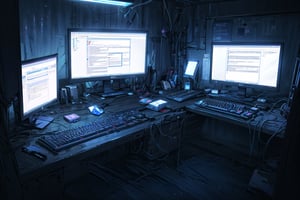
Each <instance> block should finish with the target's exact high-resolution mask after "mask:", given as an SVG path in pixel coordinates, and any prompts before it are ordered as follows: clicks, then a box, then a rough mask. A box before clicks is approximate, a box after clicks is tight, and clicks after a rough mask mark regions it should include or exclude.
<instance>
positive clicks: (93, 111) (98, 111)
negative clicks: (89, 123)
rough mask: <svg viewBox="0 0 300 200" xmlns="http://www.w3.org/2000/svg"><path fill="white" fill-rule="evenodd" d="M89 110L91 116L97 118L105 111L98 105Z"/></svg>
mask: <svg viewBox="0 0 300 200" xmlns="http://www.w3.org/2000/svg"><path fill="white" fill-rule="evenodd" d="M88 109H89V111H90V113H91V114H93V115H97V116H99V115H101V114H102V113H103V112H104V110H103V109H102V108H99V107H98V106H97V105H92V106H89V107H88Z"/></svg>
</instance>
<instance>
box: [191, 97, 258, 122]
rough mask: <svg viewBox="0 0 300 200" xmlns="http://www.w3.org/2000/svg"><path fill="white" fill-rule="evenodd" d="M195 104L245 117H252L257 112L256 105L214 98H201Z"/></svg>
mask: <svg viewBox="0 0 300 200" xmlns="http://www.w3.org/2000/svg"><path fill="white" fill-rule="evenodd" d="M195 105H197V106H199V107H203V108H207V109H211V110H215V111H218V112H222V113H225V114H229V115H233V116H236V117H241V118H244V119H250V118H251V117H252V116H253V115H254V114H255V113H256V112H257V109H255V108H254V107H252V108H250V107H249V106H246V105H244V104H240V103H236V102H232V101H226V100H220V99H213V98H204V99H201V100H199V101H196V102H195Z"/></svg>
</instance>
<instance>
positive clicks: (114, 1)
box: [79, 0, 132, 7]
mask: <svg viewBox="0 0 300 200" xmlns="http://www.w3.org/2000/svg"><path fill="white" fill-rule="evenodd" d="M79 1H86V2H94V3H102V4H108V5H114V6H123V7H126V6H130V5H132V2H129V1H118V0H79Z"/></svg>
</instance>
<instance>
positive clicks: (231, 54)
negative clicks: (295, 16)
mask: <svg viewBox="0 0 300 200" xmlns="http://www.w3.org/2000/svg"><path fill="white" fill-rule="evenodd" d="M281 54H282V45H281V44H279V43H278V44H273V43H272V44H257V43H256V44H253V43H252V44H246V43H240V44H234V43H214V44H213V45H212V59H211V81H212V82H213V83H214V84H218V83H220V84H224V85H236V86H238V87H240V88H247V87H249V88H256V89H262V90H269V91H275V90H277V89H278V87H279V78H280V76H279V75H280V67H281ZM244 91H245V92H246V89H245V90H244ZM245 95H246V94H245Z"/></svg>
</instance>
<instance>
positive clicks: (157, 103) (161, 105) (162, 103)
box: [146, 99, 168, 111]
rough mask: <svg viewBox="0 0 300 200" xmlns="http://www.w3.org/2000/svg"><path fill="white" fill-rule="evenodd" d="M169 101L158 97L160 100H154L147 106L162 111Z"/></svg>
mask: <svg viewBox="0 0 300 200" xmlns="http://www.w3.org/2000/svg"><path fill="white" fill-rule="evenodd" d="M167 103H168V102H167V101H165V100H162V99H158V100H155V101H152V102H151V103H149V104H148V105H147V106H146V107H147V108H149V109H150V110H154V111H160V110H161V109H163V108H165V107H166V105H167Z"/></svg>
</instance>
